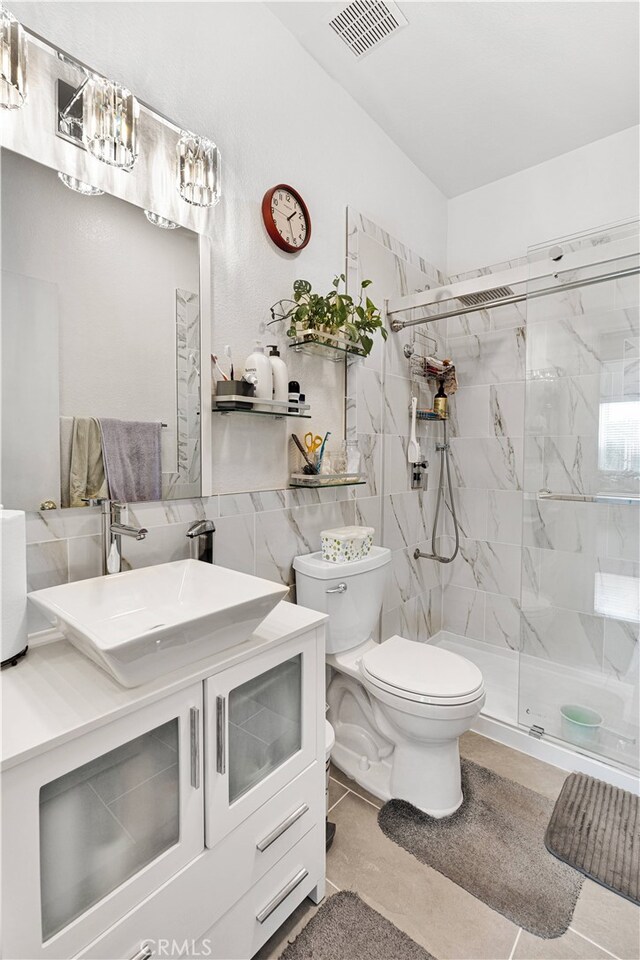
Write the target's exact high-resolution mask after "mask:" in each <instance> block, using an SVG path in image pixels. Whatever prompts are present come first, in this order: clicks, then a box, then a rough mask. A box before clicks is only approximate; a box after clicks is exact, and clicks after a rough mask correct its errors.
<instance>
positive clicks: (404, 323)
mask: <svg viewBox="0 0 640 960" xmlns="http://www.w3.org/2000/svg"><path fill="white" fill-rule="evenodd" d="M638 273H640V267H629V268H628V269H626V270H616V271H613V272H612V273H605V274H602V276H600V277H586V278H585V279H584V280H569V281H568V282H567V283H560V284H558V285H557V286H555V287H545V288H544V289H543V290H531V291H529V292H527V291H524V292H523V293H514V294H513V295H512V296H510V297H500V298H499V299H497V300H491V301H487V302H486V303H474V304H472V305H470V306H468V307H458V309H456V310H446V311H445V312H443V313H435V314H433V316H431V317H421V318H419V319H417V320H392V321H391V323H390V327H391V329H392V330H393V332H394V333H400V331H401V330H404V329H405V328H406V327H416V326H418V325H419V324H421V323H433V322H434V321H436V320H446V319H447V317H461V316H463V315H464V314H465V313H477V312H478V311H481V310H493V309H494V308H495V307H506V306H508V305H509V304H511V303H522V301H523V300H532V299H533V298H534V297H546V296H547V295H548V294H551V293H563V292H564V291H565V290H578V289H579V288H580V287H590V286H592V284H594V283H605V281H607V280H617V279H618V278H621V277H634V276H636V274H638ZM521 282H524V281H521ZM454 299H455V298H454ZM398 302H399V301H398V300H396V301H395V304H398ZM419 306H420V304H415V303H412V304H411V306H397V305H394V306H393V307H392V308H391V309H389V306H387V309H386V315H387V316H388V317H390V316H392V314H396V313H404V312H405V311H406V310H415V309H417V308H418V307H419ZM425 306H428V307H434V306H437V304H435V303H429V304H425Z"/></svg>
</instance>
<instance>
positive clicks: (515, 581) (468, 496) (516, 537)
mask: <svg viewBox="0 0 640 960" xmlns="http://www.w3.org/2000/svg"><path fill="white" fill-rule="evenodd" d="M512 265H514V264H513V263H511V264H509V263H505V264H498V265H496V266H495V267H492V268H489V269H487V270H476V271H472V272H470V273H469V274H465V275H464V277H465V278H466V277H474V276H478V275H480V274H482V273H486V272H494V271H497V270H501V269H505V268H507V267H508V266H512ZM460 279H463V277H462V276H453V277H451V278H450V280H451V281H456V280H460ZM447 324H448V326H447V337H446V355H447V356H448V357H451V359H452V360H453V362H454V363H455V365H456V371H457V375H458V382H459V384H460V388H459V390H458V391H457V393H456V394H455V395H454V396H453V397H452V398H451V401H450V420H449V427H450V436H451V460H452V466H453V471H454V496H455V502H456V507H457V513H458V520H459V525H460V534H461V540H460V552H459V555H458V557H457V558H456V560H455V561H454V562H453V563H452V564H450V565H448V566H446V567H444V569H443V610H444V614H443V628H444V629H445V630H449V631H451V632H453V633H456V634H458V635H460V636H464V637H470V638H472V639H474V640H478V641H482V642H485V643H489V644H495V645H498V646H501V647H505V648H507V649H511V650H514V651H515V650H517V649H518V644H519V610H520V605H519V600H520V566H521V558H522V489H523V470H524V452H523V443H524V441H523V435H524V398H525V364H526V339H525V338H526V305H525V304H515V305H511V306H507V307H501V308H499V309H493V310H490V309H487V310H482V311H479V312H477V313H472V314H468V315H467V316H464V317H452V318H449V319H448V320H447ZM446 534H447V535H446V536H445V537H444V542H443V548H444V549H445V550H447V551H450V550H451V549H452V547H453V543H454V541H453V534H454V529H453V522H452V519H451V517H450V516H449V515H448V514H447V525H446Z"/></svg>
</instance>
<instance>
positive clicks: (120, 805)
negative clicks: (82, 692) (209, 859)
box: [40, 717, 180, 940]
mask: <svg viewBox="0 0 640 960" xmlns="http://www.w3.org/2000/svg"><path fill="white" fill-rule="evenodd" d="M178 774H179V769H178V718H177V717H176V718H174V719H173V720H170V721H169V722H167V723H164V724H162V726H159V727H156V729H155V730H150V731H149V732H148V733H145V734H143V735H142V736H140V737H136V738H135V739H133V740H130V741H129V742H128V743H125V744H123V745H122V746H119V747H116V749H115V750H110V751H109V752H108V753H106V754H104V756H101V757H98V758H97V759H95V760H92V761H90V762H89V763H85V764H84V765H83V766H81V767H79V768H77V769H76V770H72V771H70V772H69V773H66V774H65V775H64V776H62V777H58V778H57V779H56V780H52V781H51V782H49V783H47V784H45V785H44V786H42V787H41V789H40V893H41V904H42V936H43V939H44V940H48V939H49V937H51V936H53V935H54V934H55V933H57V932H58V931H59V930H61V929H62V928H63V927H65V926H66V925H67V924H68V923H70V922H71V920H74V919H75V918H76V917H79V916H80V915H81V914H82V913H84V912H85V910H87V909H88V908H89V907H91V906H93V904H94V903H97V902H98V901H99V900H102V898H103V897H105V896H106V895H107V894H108V893H110V892H111V891H112V890H114V889H115V888H116V887H117V886H119V885H120V884H121V883H123V882H124V881H125V880H127V879H128V878H129V877H130V876H132V875H133V874H134V873H137V872H138V871H139V870H141V869H142V868H143V867H144V866H146V865H147V864H148V863H150V862H151V861H152V860H155V859H156V858H157V857H158V856H160V854H161V853H163V851H165V850H167V849H168V848H169V847H171V846H173V845H174V844H176V843H177V842H178V840H179V836H180V781H179V775H178Z"/></svg>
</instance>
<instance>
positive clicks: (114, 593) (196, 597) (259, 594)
mask: <svg viewBox="0 0 640 960" xmlns="http://www.w3.org/2000/svg"><path fill="white" fill-rule="evenodd" d="M286 593H287V587H285V586H283V585H282V584H281V583H272V582H271V581H270V580H261V579H259V578H258V577H251V576H249V575H248V574H245V573H237V572H236V571H235V570H228V569H227V568H226V567H216V566H214V565H213V564H210V563H203V562H202V561H200V560H176V561H174V562H173V563H161V564H158V565H157V566H154V567H145V568H143V569H140V570H130V571H128V572H126V573H116V574H114V575H112V576H106V577H95V578H93V579H91V580H80V581H78V582H77V583H64V584H61V585H60V586H58V587H47V588H46V589H45V590H34V591H33V592H32V593H30V594H29V599H30V600H32V601H33V603H34V604H35V605H36V606H37V607H38V609H39V610H40V611H41V612H42V613H44V615H45V617H47V619H48V620H49V621H50V622H51V623H52V624H54V625H55V626H56V627H57V628H58V629H59V630H60V632H61V633H62V634H63V635H64V636H65V637H66V638H67V639H68V640H70V641H71V643H73V644H74V646H76V647H77V648H78V649H79V650H81V651H82V652H83V653H84V654H86V656H87V657H90V658H91V659H92V660H95V662H96V663H98V664H99V665H100V666H101V667H103V668H104V669H105V670H107V671H108V672H109V673H110V674H111V675H112V676H114V677H115V678H116V680H119V681H120V683H122V684H123V685H124V686H125V687H137V686H138V685H139V684H141V683H147V682H148V681H149V680H154V679H155V678H156V677H159V676H161V675H162V674H164V673H169V672H170V671H171V670H175V669H176V668H177V667H182V666H184V665H185V664H188V663H193V662H194V661H195V660H200V659H202V658H203V657H207V656H209V655H210V654H212V653H217V652H218V651H220V650H224V649H225V648H227V647H231V646H234V645H235V644H238V643H242V642H243V640H246V639H247V638H248V637H249V636H250V635H251V634H252V633H253V631H254V630H255V629H256V627H257V626H258V624H260V623H261V622H262V621H263V620H264V618H265V617H266V616H267V614H269V613H270V612H271V610H273V608H274V607H275V606H276V604H277V603H279V601H280V600H282V599H283V597H284V596H285V594H286Z"/></svg>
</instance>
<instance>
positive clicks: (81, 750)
mask: <svg viewBox="0 0 640 960" xmlns="http://www.w3.org/2000/svg"><path fill="white" fill-rule="evenodd" d="M203 692H204V691H203V685H202V683H201V682H200V683H193V684H190V685H189V686H187V687H184V688H183V689H182V690H178V691H176V692H174V693H171V694H168V695H167V696H164V697H161V698H160V699H158V700H154V701H152V702H151V703H147V704H145V705H144V706H140V707H137V708H136V709H133V710H130V711H129V712H125V713H123V714H122V715H120V716H118V717H116V718H114V719H110V720H109V721H108V722H107V723H104V724H101V725H100V726H97V727H94V728H93V729H91V730H87V731H86V732H83V733H82V734H81V735H80V736H77V737H72V738H71V739H68V740H64V741H63V742H61V743H58V744H57V745H55V746H52V747H51V748H50V749H47V750H45V751H43V752H41V753H38V754H36V755H35V756H34V757H32V758H30V759H28V760H26V761H25V762H23V763H20V764H17V765H15V766H13V767H11V768H9V769H7V770H3V774H2V808H3V809H2V819H1V821H0V830H1V835H2V846H1V849H2V879H3V883H2V885H1V887H0V905H1V908H2V920H3V924H2V927H3V929H2V933H3V950H4V952H3V956H6V957H30V958H31V960H59V958H60V957H75V956H78V955H80V954H81V951H82V950H83V948H84V947H86V946H87V945H88V944H90V943H92V942H93V941H94V940H96V939H97V938H98V937H101V936H102V935H103V934H104V933H105V931H106V930H108V929H109V928H110V927H111V926H113V924H115V923H117V922H118V921H119V920H121V919H122V917H124V916H125V914H127V913H128V912H129V911H130V910H131V909H132V908H133V907H135V906H136V904H139V903H142V902H143V901H144V900H146V899H147V898H148V897H149V896H150V895H151V894H152V893H154V891H156V890H158V889H159V888H160V887H162V885H163V884H165V883H166V882H167V881H168V880H169V879H170V878H171V877H173V876H175V875H176V874H177V873H179V871H181V870H182V869H183V868H184V867H185V866H186V865H187V864H188V863H190V862H191V861H192V860H193V859H194V858H196V857H198V856H199V855H200V854H201V853H202V850H203V849H204V790H203V780H204V778H203V760H202V755H201V749H200V745H201V743H202V740H203V731H202V716H203Z"/></svg>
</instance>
